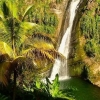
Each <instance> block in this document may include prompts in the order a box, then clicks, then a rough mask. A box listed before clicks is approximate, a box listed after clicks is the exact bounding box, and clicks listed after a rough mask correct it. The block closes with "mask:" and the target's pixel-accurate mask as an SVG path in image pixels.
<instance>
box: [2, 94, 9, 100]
mask: <svg viewBox="0 0 100 100" xmlns="http://www.w3.org/2000/svg"><path fill="white" fill-rule="evenodd" d="M0 100H8V97H6V96H4V95H2V94H0Z"/></svg>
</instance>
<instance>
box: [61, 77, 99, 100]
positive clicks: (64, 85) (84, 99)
mask: <svg viewBox="0 0 100 100" xmlns="http://www.w3.org/2000/svg"><path fill="white" fill-rule="evenodd" d="M60 88H61V89H63V90H67V89H72V91H71V92H72V95H73V96H74V98H75V100H100V88H98V87H97V86H95V85H92V84H91V83H89V82H87V81H85V80H82V79H80V78H70V79H67V80H64V81H61V82H60Z"/></svg>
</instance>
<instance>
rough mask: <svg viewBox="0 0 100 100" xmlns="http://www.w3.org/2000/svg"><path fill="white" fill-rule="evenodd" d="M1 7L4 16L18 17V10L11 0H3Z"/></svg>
mask: <svg viewBox="0 0 100 100" xmlns="http://www.w3.org/2000/svg"><path fill="white" fill-rule="evenodd" d="M1 8H2V9H1V10H2V12H3V15H4V17H5V18H7V17H11V16H12V17H13V18H18V10H17V7H16V4H15V3H13V1H7V0H4V1H3V2H2V6H1Z"/></svg>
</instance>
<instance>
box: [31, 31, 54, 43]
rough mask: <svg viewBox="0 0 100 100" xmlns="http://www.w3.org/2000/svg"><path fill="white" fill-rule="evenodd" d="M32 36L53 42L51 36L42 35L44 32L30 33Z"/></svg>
mask: <svg viewBox="0 0 100 100" xmlns="http://www.w3.org/2000/svg"><path fill="white" fill-rule="evenodd" d="M32 37H33V38H37V39H39V40H40V39H41V40H44V41H46V42H49V43H53V40H52V38H50V37H49V36H47V35H44V34H41V33H33V35H32Z"/></svg>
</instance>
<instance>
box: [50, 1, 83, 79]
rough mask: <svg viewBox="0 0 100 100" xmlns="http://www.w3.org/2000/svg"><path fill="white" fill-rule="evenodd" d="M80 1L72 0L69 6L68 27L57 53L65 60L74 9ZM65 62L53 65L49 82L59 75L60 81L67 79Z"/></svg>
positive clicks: (74, 13)
mask: <svg viewBox="0 0 100 100" xmlns="http://www.w3.org/2000/svg"><path fill="white" fill-rule="evenodd" d="M80 1H81V0H72V1H71V4H70V9H69V10H70V12H69V14H70V19H69V26H68V28H67V30H66V32H65V34H64V36H63V38H62V41H61V44H60V47H59V49H58V51H59V52H60V53H61V54H63V55H64V56H65V57H66V59H67V58H68V54H69V46H70V38H71V31H72V26H73V22H74V18H75V15H76V9H77V8H78V4H79V2H80ZM67 71H68V70H67V61H66V62H61V61H60V60H56V61H55V64H54V66H53V69H52V73H51V76H50V80H51V81H52V80H54V78H55V75H56V74H59V78H60V80H64V79H68V78H69V76H68V72H67Z"/></svg>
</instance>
